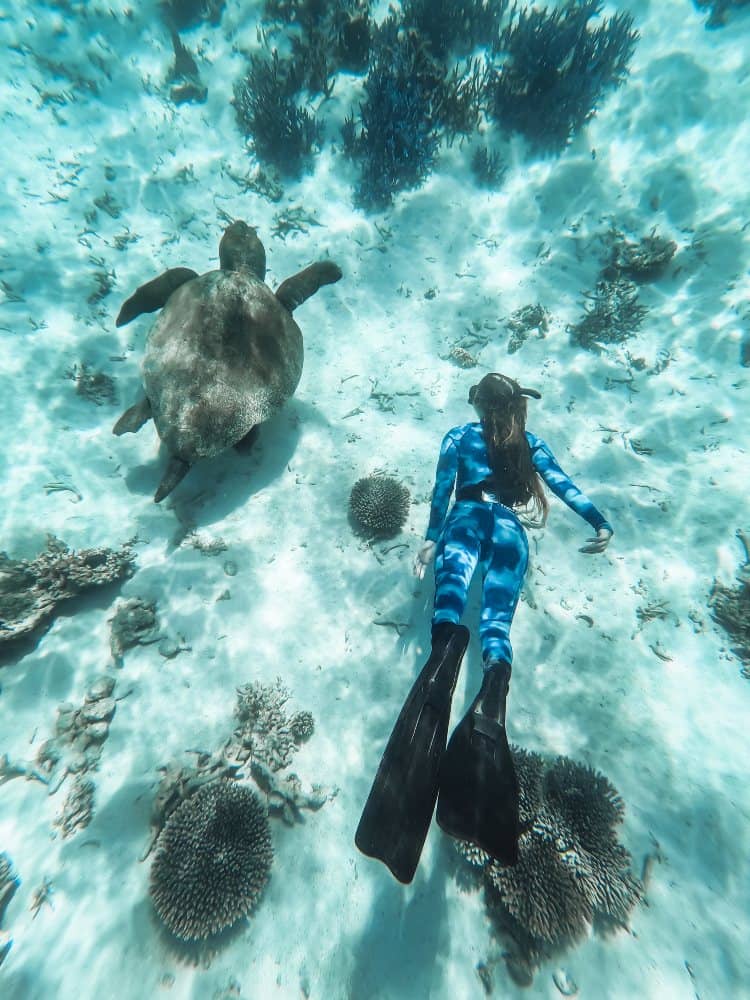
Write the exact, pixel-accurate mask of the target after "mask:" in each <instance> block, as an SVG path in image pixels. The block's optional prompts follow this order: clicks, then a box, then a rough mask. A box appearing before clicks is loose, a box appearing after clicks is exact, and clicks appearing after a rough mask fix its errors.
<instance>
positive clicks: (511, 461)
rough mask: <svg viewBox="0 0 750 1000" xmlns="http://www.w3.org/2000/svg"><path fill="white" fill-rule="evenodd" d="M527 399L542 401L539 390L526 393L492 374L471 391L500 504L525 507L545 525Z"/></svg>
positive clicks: (543, 498) (545, 509) (546, 507)
mask: <svg viewBox="0 0 750 1000" xmlns="http://www.w3.org/2000/svg"><path fill="white" fill-rule="evenodd" d="M527 396H534V397H535V398H536V399H539V398H540V395H539V393H538V392H537V391H536V390H535V389H523V388H522V387H521V386H520V385H519V384H518V382H516V381H515V379H512V378H508V376H507V375H501V374H500V373H499V372H490V373H489V374H488V375H485V376H484V378H483V379H482V380H481V381H480V382H479V383H478V384H477V385H473V386H472V387H471V390H470V392H469V402H470V403H473V404H474V405H475V406H476V407H477V408H478V409H479V411H480V419H481V422H482V430H483V432H484V439H485V442H486V444H487V453H488V457H489V461H490V468H491V469H492V474H493V480H494V482H493V486H494V490H495V492H496V493H497V495H498V497H499V498H500V501H501V502H502V503H504V504H506V505H507V506H509V507H525V508H526V510H527V512H528V514H530V515H531V516H532V517H533V518H534V520H535V522H536V523H537V524H538V525H542V524H544V522H545V521H546V520H547V512H548V510H549V504H548V503H547V497H546V496H545V493H544V486H543V484H542V480H541V479H540V478H539V474H538V472H537V471H536V469H535V468H534V466H533V464H532V462H531V448H530V447H529V442H528V440H527V438H526V397H527Z"/></svg>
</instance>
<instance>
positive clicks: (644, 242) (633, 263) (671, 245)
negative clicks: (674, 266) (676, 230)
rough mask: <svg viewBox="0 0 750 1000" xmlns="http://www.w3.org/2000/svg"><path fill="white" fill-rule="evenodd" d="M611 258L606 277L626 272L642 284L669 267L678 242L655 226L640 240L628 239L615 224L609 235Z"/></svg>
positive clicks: (608, 243) (607, 240)
mask: <svg viewBox="0 0 750 1000" xmlns="http://www.w3.org/2000/svg"><path fill="white" fill-rule="evenodd" d="M605 243H606V245H607V248H608V253H609V261H608V263H607V265H606V267H605V268H604V271H603V272H602V273H603V276H604V277H605V278H618V277H620V276H624V277H626V278H630V279H631V281H637V282H638V283H639V284H640V283H641V282H644V281H653V280H654V279H656V278H658V277H660V276H661V275H662V274H663V273H664V271H665V270H666V268H667V266H668V264H669V263H670V261H671V260H672V258H673V257H674V255H675V252H676V250H677V244H676V243H675V242H674V241H673V240H668V239H666V237H664V236H657V234H656V230H652V231H651V232H650V233H649V234H648V236H644V237H642V238H641V239H640V240H639V241H638V242H637V243H634V242H633V241H632V240H629V239H627V237H626V236H625V235H624V234H623V233H621V232H620V231H619V230H618V229H616V228H615V227H614V226H613V227H612V229H610V231H609V232H608V233H607V235H606V236H605Z"/></svg>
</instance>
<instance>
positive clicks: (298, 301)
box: [276, 260, 341, 312]
mask: <svg viewBox="0 0 750 1000" xmlns="http://www.w3.org/2000/svg"><path fill="white" fill-rule="evenodd" d="M340 277H341V268H340V267H339V266H338V264H334V263H333V261H332V260H319V261H318V262H317V263H315V264H310V266H309V267H306V268H305V269H304V270H303V271H299V272H298V273H297V274H293V275H292V276H291V278H287V279H286V281H282V282H281V284H280V285H279V287H278V288H277V289H276V298H277V299H278V300H279V302H280V303H281V304H282V306H285V307H286V308H287V309H288V310H289V312H294V310H295V309H296V308H297V306H301V305H302V303H303V302H305V301H306V300H307V299H309V298H310V296H311V295H314V294H315V293H316V292H317V290H318V289H319V288H321V287H322V286H323V285H332V284H333V283H334V281H338V280H339V278H340Z"/></svg>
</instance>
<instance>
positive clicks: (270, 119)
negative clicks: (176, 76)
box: [234, 49, 322, 177]
mask: <svg viewBox="0 0 750 1000" xmlns="http://www.w3.org/2000/svg"><path fill="white" fill-rule="evenodd" d="M295 91H296V78H295V75H294V72H293V62H292V60H291V59H286V60H282V59H281V58H280V57H279V53H278V52H277V51H276V49H274V50H273V52H272V53H271V55H270V57H266V56H262V55H254V56H253V57H252V58H251V59H250V67H249V70H248V73H247V76H245V77H244V78H243V79H242V80H240V81H239V82H238V83H237V84H236V86H235V88H234V109H235V113H236V115H237V121H238V123H239V125H240V128H241V129H242V131H243V132H245V134H247V135H249V136H250V137H251V138H252V141H253V146H254V149H255V155H256V156H257V157H258V159H259V160H260V161H261V162H262V163H265V164H269V165H270V166H273V167H275V168H276V169H277V170H278V171H280V173H282V174H284V175H288V176H292V177H296V176H298V175H299V174H300V173H301V172H302V170H303V168H304V166H305V165H306V164H307V162H308V160H309V158H310V157H311V155H312V152H313V149H314V147H315V146H316V145H317V144H318V143H319V142H320V141H321V138H322V126H321V125H320V123H319V122H318V121H317V120H316V119H315V116H314V115H313V114H311V113H310V112H309V111H308V110H307V108H305V107H302V106H301V105H300V104H298V103H297V100H296V98H295Z"/></svg>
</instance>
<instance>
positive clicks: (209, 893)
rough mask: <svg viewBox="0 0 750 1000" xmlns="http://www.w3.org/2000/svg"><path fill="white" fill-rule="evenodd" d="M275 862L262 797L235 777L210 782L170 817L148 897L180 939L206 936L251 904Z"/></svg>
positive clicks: (245, 912) (248, 909) (229, 923)
mask: <svg viewBox="0 0 750 1000" xmlns="http://www.w3.org/2000/svg"><path fill="white" fill-rule="evenodd" d="M272 861H273V847H272V845H271V833H270V829H269V826H268V819H267V817H266V812H265V809H264V808H263V805H262V803H261V801H260V799H259V797H258V796H257V795H256V794H255V793H254V792H253V791H251V790H250V789H249V788H245V787H243V786H242V785H239V784H237V783H236V782H234V781H227V780H222V781H216V782H212V783H211V784H209V785H207V786H206V787H205V788H201V789H200V790H199V791H197V792H196V793H195V794H194V795H192V796H191V797H190V798H188V799H186V800H185V801H184V802H183V803H182V804H181V805H180V806H178V808H177V809H176V810H175V811H174V813H173V814H172V816H171V817H170V819H169V820H168V821H167V824H166V826H165V827H164V830H163V831H162V834H161V836H160V838H159V843H158V846H157V851H156V855H155V857H154V861H153V864H152V867H151V898H152V899H153V902H154V906H155V907H156V911H157V913H158V914H159V916H160V917H161V919H162V920H163V921H164V923H165V925H166V926H167V927H168V928H169V930H170V931H171V932H172V933H173V934H174V935H175V936H176V937H178V938H182V939H184V940H188V941H195V940H200V939H205V938H208V937H210V936H211V935H214V934H217V933H219V932H220V931H222V930H224V929H225V928H227V927H231V926H232V925H233V924H235V923H236V922H237V921H238V920H240V919H241V918H242V917H245V916H247V915H248V914H249V913H250V912H251V911H252V910H253V909H254V907H255V906H256V904H257V902H258V900H259V898H260V896H261V894H262V892H263V889H264V888H265V886H266V883H267V882H268V878H269V875H270V871H271V863H272Z"/></svg>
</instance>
